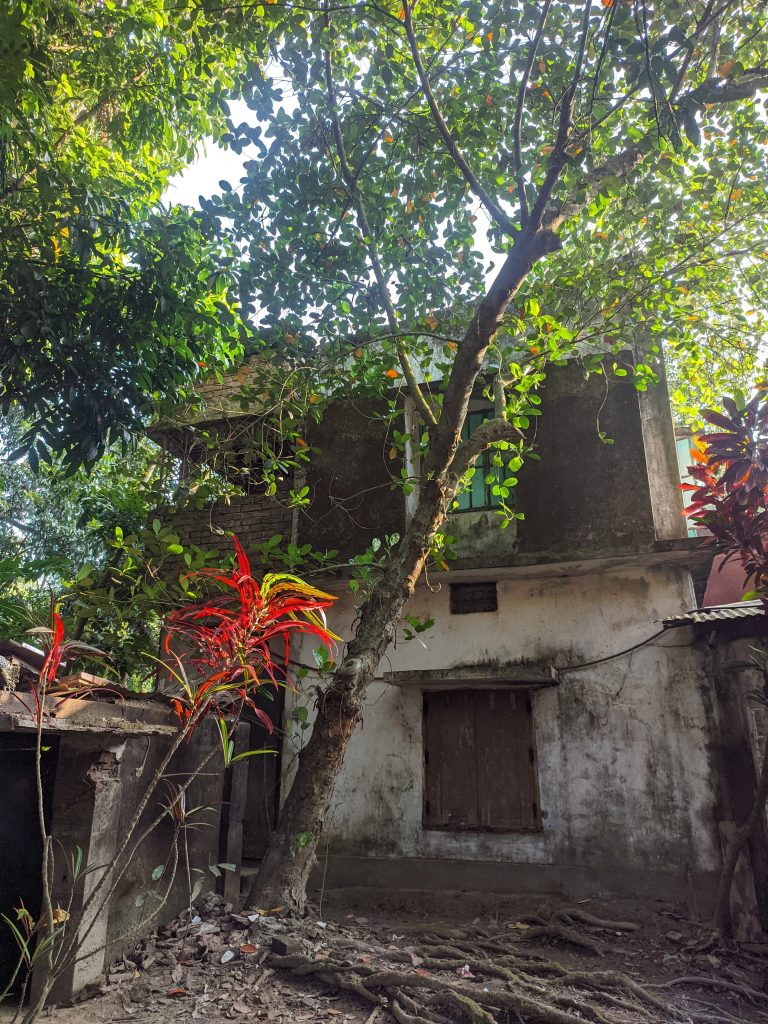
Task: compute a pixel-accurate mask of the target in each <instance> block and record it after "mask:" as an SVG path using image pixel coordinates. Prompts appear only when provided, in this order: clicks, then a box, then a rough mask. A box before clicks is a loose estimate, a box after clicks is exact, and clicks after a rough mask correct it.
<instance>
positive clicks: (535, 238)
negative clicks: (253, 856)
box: [248, 177, 564, 912]
mask: <svg viewBox="0 0 768 1024" xmlns="http://www.w3.org/2000/svg"><path fill="white" fill-rule="evenodd" d="M554 180H556V177H555V178H554V179H553V181H554ZM563 219H564V218H563V217H562V216H561V215H560V214H558V215H557V216H556V217H553V218H550V221H549V222H548V223H547V225H546V226H542V220H543V207H542V210H541V211H539V212H538V214H537V216H535V217H534V215H533V214H532V215H531V219H530V220H529V222H528V224H527V226H526V227H525V228H524V229H523V230H522V231H521V232H520V234H519V235H517V237H516V239H515V242H514V245H513V246H512V248H511V250H510V252H509V253H508V255H507V258H506V260H505V261H504V264H503V265H502V267H501V269H500V271H499V273H498V274H497V276H496V278H495V280H494V281H493V283H492V284H491V286H490V288H489V289H488V291H487V293H486V295H485V297H484V298H483V300H482V301H481V302H480V304H479V306H478V308H477V311H476V313H475V315H474V316H473V318H472V321H471V322H470V325H469V327H468V328H467V332H466V334H465V335H464V338H463V339H462V342H461V344H460V345H459V349H458V351H457V353H456V358H455V360H454V364H453V368H452V370H451V373H450V376H449V379H448V384H447V387H446V389H445V392H444V396H443V405H442V412H441V415H440V420H439V423H437V424H435V425H434V428H433V430H432V437H431V440H430V447H429V452H428V454H427V456H426V458H425V461H424V464H423V466H422V471H421V474H420V483H419V501H418V504H417V507H416V511H415V512H414V514H413V517H412V519H411V521H410V523H409V524H408V527H407V529H406V531H405V536H404V538H403V541H402V543H401V544H400V546H399V547H398V549H397V551H396V553H395V555H394V556H393V559H392V561H391V563H390V564H389V565H388V566H387V567H386V569H385V573H384V576H383V577H382V579H381V580H380V581H379V582H378V584H377V585H376V586H375V587H374V588H373V590H372V591H371V594H370V596H369V597H368V599H367V600H366V601H365V603H364V604H363V607H362V609H361V613H360V623H359V625H358V628H357V631H356V633H355V637H354V639H353V640H352V641H351V643H350V644H349V646H348V648H347V654H346V657H345V658H344V661H343V662H342V663H341V665H340V666H339V668H338V669H337V670H336V672H335V673H334V677H333V680H332V682H331V683H330V685H329V686H328V687H327V689H326V690H325V691H324V693H323V694H322V696H321V697H320V702H319V706H318V712H317V717H316V718H315V722H314V726H313V729H312V735H311V736H310V739H309V742H308V743H307V746H306V747H305V748H304V750H303V751H302V752H301V754H300V756H299V764H298V768H297V771H296V776H295V778H294V781H293V786H292V787H291V791H290V793H289V794H288V797H287V799H286V801H285V804H284V805H283V808H282V810H281V814H280V821H279V823H278V826H277V829H276V830H275V831H274V832H273V833H272V835H271V837H270V843H269V848H268V850H267V853H266V856H265V857H264V860H263V861H262V864H261V868H260V870H259V874H258V875H257V876H256V879H255V882H254V884H253V886H252V888H251V891H250V893H249V895H248V905H249V906H255V907H260V908H262V909H270V908H272V907H277V906H284V907H287V908H289V909H290V910H293V911H298V912H301V911H302V910H303V907H304V904H305V901H306V886H307V881H308V879H309V874H310V871H311V870H312V867H313V865H314V863H315V856H316V850H317V845H318V842H319V840H320V836H321V835H322V832H323V827H324V824H325V816H326V814H327V812H328V808H329V806H330V803H331V798H332V796H333V789H334V785H335V783H336V779H337V777H338V774H339V770H340V768H341V764H342V761H343V760H344V753H345V751H346V749H347V745H348V743H349V740H350V738H351V736H352V734H353V732H354V731H355V727H356V726H357V723H358V722H359V721H360V718H361V716H362V707H363V699H364V697H365V692H366V690H367V688H368V685H369V683H370V682H371V681H372V679H373V677H374V674H375V672H376V669H377V668H378V666H379V662H380V661H381V658H382V657H383V655H384V652H385V651H386V649H387V647H388V646H389V644H390V643H391V642H392V640H393V639H394V636H395V630H396V629H397V624H398V622H399V620H400V615H401V613H402V610H403V607H404V605H405V603H406V601H407V600H408V598H409V597H410V596H411V594H412V593H413V591H414V588H415V586H416V582H417V580H418V578H419V575H420V574H421V571H422V569H423V568H424V563H425V561H426V559H427V555H428V553H429V550H430V548H431V545H432V541H433V538H434V536H435V533H436V531H437V530H438V529H439V527H440V525H441V524H442V523H443V521H444V520H445V517H446V514H447V510H448V508H449V507H450V503H451V501H452V500H453V496H454V494H455V493H456V489H457V487H458V483H459V480H460V479H461V477H462V476H463V474H464V473H465V472H466V470H467V469H469V468H470V466H471V465H473V464H474V461H475V459H476V458H477V457H478V455H480V453H481V452H482V451H483V450H484V448H485V447H487V445H488V444H489V443H492V442H494V441H498V440H501V439H502V436H505V437H506V436H507V435H508V433H509V430H510V429H512V428H510V426H509V424H507V423H506V422H505V420H504V416H503V413H502V418H501V420H493V421H489V422H488V424H487V425H485V426H487V427H488V428H489V429H488V430H487V431H486V432H485V433H484V430H483V428H480V429H478V430H477V431H476V432H475V434H474V435H473V437H472V438H471V439H470V440H469V441H464V442H461V430H462V427H463V425H464V420H465V419H466V415H467V410H468V408H469V402H470V399H471V397H472V389H473V387H474V384H475V381H476V380H477V377H478V375H479V374H480V372H481V370H482V367H483V360H484V357H485V354H486V352H487V350H488V344H489V342H490V339H491V338H492V337H493V335H494V334H495V332H496V330H497V329H498V327H499V324H500V321H501V317H502V314H503V313H504V310H505V308H506V307H507V305H508V303H509V301H510V299H511V298H512V297H513V296H514V295H515V294H516V293H517V291H518V290H519V288H520V286H521V284H522V283H523V281H524V280H525V279H526V277H527V276H528V273H529V272H530V270H531V267H532V266H533V264H534V263H536V262H537V260H539V259H541V258H543V257H544V256H546V255H548V254H549V253H552V252H556V251H557V250H558V249H559V248H560V247H561V242H560V239H559V238H558V237H557V235H556V234H555V230H554V228H555V227H557V226H559V224H560V223H562V220H563ZM499 424H501V428H502V432H501V433H498V432H494V431H496V428H497V427H498V426H499ZM481 442H482V443H481Z"/></svg>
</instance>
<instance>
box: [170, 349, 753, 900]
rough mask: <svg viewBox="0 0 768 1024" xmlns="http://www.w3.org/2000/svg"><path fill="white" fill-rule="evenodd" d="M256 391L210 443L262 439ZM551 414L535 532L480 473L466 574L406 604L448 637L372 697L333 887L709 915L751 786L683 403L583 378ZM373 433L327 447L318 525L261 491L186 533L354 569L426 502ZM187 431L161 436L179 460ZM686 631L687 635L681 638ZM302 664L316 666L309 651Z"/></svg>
mask: <svg viewBox="0 0 768 1024" xmlns="http://www.w3.org/2000/svg"><path fill="white" fill-rule="evenodd" d="M240 379H241V380H242V373H241V377H240ZM236 393H237V381H235V380H227V381H225V382H224V384H223V385H218V384H216V385H211V386H209V387H208V388H207V389H206V390H205V393H204V398H205V403H206V404H205V406H204V409H203V411H202V413H200V414H198V416H197V418H196V421H195V430H200V429H203V430H205V431H206V433H207V434H208V436H211V433H213V434H214V435H215V431H216V430H217V429H221V428H222V425H227V429H228V430H229V429H230V427H231V425H232V423H233V422H235V421H237V422H238V423H239V424H240V434H241V436H243V437H246V436H247V417H248V415H249V414H248V412H247V411H244V410H242V409H241V408H240V407H239V403H238V402H237V400H236ZM542 398H543V403H542V413H543V414H542V416H541V419H540V421H539V425H538V431H537V435H536V445H537V449H538V452H539V454H540V455H541V461H538V462H533V461H531V462H529V463H527V464H526V465H525V467H524V468H523V470H522V472H521V474H520V483H519V486H518V488H517V489H516V494H515V502H516V507H517V509H518V510H520V511H522V512H523V513H524V515H525V519H524V520H523V521H521V522H519V523H518V524H517V525H516V526H515V527H510V528H509V529H507V530H503V531H502V530H499V529H498V518H497V516H496V514H495V511H494V508H493V496H492V494H491V493H490V492H489V490H488V489H487V488H485V487H484V486H483V483H482V478H481V476H480V475H479V474H478V475H477V477H476V482H475V484H474V485H473V488H472V490H471V491H470V492H468V493H467V494H466V495H465V496H464V497H463V498H462V500H461V507H460V508H459V510H458V511H456V512H455V513H454V514H453V515H452V516H451V521H450V525H449V532H450V533H451V534H452V535H453V536H454V537H455V538H456V551H457V555H458V557H457V559H456V560H455V561H453V562H451V563H450V570H449V571H448V572H443V573H440V574H439V576H434V575H433V576H432V577H430V579H429V580H426V579H425V580H424V581H423V585H421V586H420V587H419V588H418V590H417V592H416V594H415V595H414V597H413V598H412V600H411V602H410V604H409V606H408V612H409V614H412V615H416V616H418V617H419V618H420V619H421V620H432V621H433V625H432V626H431V627H430V628H429V629H428V630H427V631H425V632H423V633H421V634H420V635H418V636H417V637H416V638H414V639H410V640H407V639H406V636H407V632H406V630H405V629H404V630H403V633H402V635H401V636H400V637H399V638H398V641H397V643H396V644H395V645H393V647H392V648H391V650H389V651H388V654H387V656H386V657H385V659H384V660H383V662H382V666H381V674H380V676H379V677H378V678H377V680H376V682H375V683H374V685H373V686H372V687H371V689H370V692H369V694H368V698H367V702H366V703H367V708H366V715H365V721H364V725H363V727H362V728H361V729H359V730H358V732H357V733H356V735H355V737H354V738H353V741H352V744H351V747H350V749H349V751H348V753H347V757H346V760H345V764H344V767H343V771H342V775H341V777H340V779H339V783H338V786H337V789H336V794H335V798H334V804H333V807H332V810H331V813H330V816H329V827H328V863H327V883H328V884H331V885H333V884H344V885H381V886H403V887H407V888H431V887H440V888H445V889H474V890H486V891H515V890H517V891H519V890H524V889H536V890H540V891H544V890H558V891H561V890H565V891H567V892H569V893H572V894H579V895H583V894H586V895H590V894H592V893H595V892H617V893H632V894H646V895H650V896H659V897H663V896H679V895H681V894H686V893H688V895H689V897H690V898H691V899H692V898H693V897H692V895H691V894H693V893H694V892H695V893H697V894H698V895H697V897H696V899H697V900H698V901H699V903H706V901H707V899H708V894H710V893H711V891H712V883H713V880H714V878H715V876H716V873H717V871H718V868H719V863H720V856H721V854H720V835H721V832H722V827H721V826H722V823H723V822H725V821H728V820H729V819H730V818H731V817H732V816H733V814H734V813H735V812H734V804H733V801H732V799H731V797H730V795H729V793H730V790H729V786H731V787H732V786H733V785H737V784H738V785H743V784H744V780H743V779H742V780H741V781H740V782H738V781H734V780H733V779H731V780H730V781H729V780H728V778H727V773H725V772H724V768H723V756H724V750H725V749H726V746H727V744H725V743H724V738H723V728H722V694H720V693H719V692H718V690H717V688H716V687H714V686H713V682H712V671H711V655H710V652H709V650H708V647H707V645H706V643H704V642H702V640H701V638H700V637H698V636H697V635H695V634H694V631H693V628H692V626H691V624H690V623H689V622H688V621H686V620H684V619H681V618H680V617H681V616H684V615H685V614H686V613H688V612H690V610H691V609H692V608H695V607H696V602H695V598H694V594H693V588H692V584H691V569H692V567H693V566H695V565H696V563H697V561H700V559H701V555H700V554H699V553H697V548H698V541H697V540H696V539H695V538H689V537H688V536H687V528H686V524H685V521H684V519H683V517H682V515H681V510H682V499H681V495H680V492H679V490H678V487H677V485H678V482H679V477H678V467H677V456H676V450H675V438H674V432H673V429H672V422H671V416H670V412H669V405H668V399H667V395H666V391H665V388H664V386H663V385H660V386H659V387H656V388H652V389H650V390H649V391H647V392H644V393H638V392H636V391H635V390H634V389H633V387H632V386H631V385H630V384H627V383H623V382H621V381H616V382H613V383H611V384H610V385H609V386H608V388H607V390H606V382H605V380H604V378H594V377H592V378H590V379H586V380H585V378H584V374H583V373H582V371H581V369H580V367H579V366H578V365H574V364H570V365H568V366H566V367H563V368H559V369H554V370H553V371H552V372H551V375H550V377H549V380H548V382H547V384H546V387H545V388H544V389H543V392H542ZM475 405H476V408H475V409H473V413H474V414H475V415H478V416H481V415H482V402H481V401H478V402H477V403H475ZM598 411H599V415H600V426H601V428H602V430H603V431H605V432H606V433H607V435H608V436H609V437H611V438H612V439H613V440H614V443H613V444H611V445H606V444H603V443H602V442H601V440H600V437H599V436H598V431H597V429H596V426H595V423H596V416H597V414H598ZM369 412H370V410H367V409H366V408H361V407H360V405H352V404H347V405H344V404H342V403H337V404H336V405H334V406H332V407H331V408H330V410H329V411H328V412H327V413H326V415H325V416H324V418H323V420H322V422H321V423H320V424H318V425H315V426H314V427H313V428H312V430H311V433H310V434H309V435H308V438H309V442H310V444H311V445H312V446H313V447H316V448H317V449H318V454H317V455H316V456H315V457H314V458H313V460H312V462H311V463H310V464H309V467H308V470H307V474H306V484H307V485H308V486H309V488H310V496H311V499H312V500H311V504H310V507H309V509H308V510H307V511H305V512H297V511H295V510H289V509H288V508H287V507H286V503H285V501H284V499H283V495H281V494H280V492H278V494H277V495H276V496H275V497H274V498H266V497H264V496H263V495H260V494H259V493H251V494H245V495H244V496H243V497H242V498H240V499H238V500H236V501H234V502H233V503H232V504H230V505H220V506H217V505H212V506H210V507H208V508H206V509H204V510H202V511H191V512H186V513H183V514H181V515H180V516H179V517H178V519H177V521H176V528H177V530H178V532H179V533H180V534H181V535H182V537H183V538H185V539H186V540H190V541H194V542H196V543H199V544H201V546H204V547H211V546H219V547H220V548H221V549H222V551H224V550H226V549H228V547H229V544H230V541H229V538H228V537H227V536H226V531H234V532H237V534H238V535H239V536H240V537H241V539H243V540H244V541H245V542H246V544H249V543H250V544H253V543H254V542H256V541H260V540H263V539H265V538H267V537H269V536H271V535H273V534H275V533H281V534H282V535H283V537H284V538H286V539H290V540H292V541H293V542H295V543H297V544H299V545H301V544H303V543H307V544H311V545H312V547H313V548H317V549H320V550H324V549H327V548H334V549H338V550H339V556H338V561H340V562H344V561H346V560H347V559H349V558H351V557H353V556H354V555H356V554H358V553H360V552H361V551H362V550H364V549H365V547H366V546H367V545H368V544H369V543H370V542H371V540H372V539H373V538H381V537H383V536H384V535H385V534H392V533H401V532H402V529H403V526H404V524H405V522H406V519H407V516H408V514H409V507H408V499H407V498H403V496H402V493H401V492H400V491H398V490H392V489H390V487H389V486H388V485H389V481H390V473H391V472H392V468H393V467H392V463H391V461H390V455H389V454H388V453H389V450H390V440H389V438H388V437H387V436H386V428H385V427H384V426H382V424H381V422H380V421H378V420H376V419H372V418H371V417H370V416H369V415H368V413H369ZM405 415H406V416H407V415H408V412H407V409H406V411H405ZM189 429H190V428H189V424H187V425H182V426H181V427H178V428H175V429H171V428H169V427H166V428H164V430H163V431H161V432H160V434H159V435H158V436H160V437H162V438H163V440H164V443H166V444H168V445H169V446H171V447H174V448H175V450H177V451H179V450H180V446H182V447H183V444H184V443H185V440H184V439H185V436H191V435H188V432H189ZM185 431H187V435H185V433H184V432H185ZM302 482H303V481H302ZM291 485H293V481H285V482H284V486H285V487H286V488H288V487H290V486H291ZM321 583H322V585H323V586H324V587H326V589H329V590H331V591H333V592H334V593H336V594H338V603H337V605H336V606H335V607H334V610H333V617H332V625H333V628H334V629H335V630H336V631H337V632H338V633H340V634H342V635H343V636H345V637H348V636H349V635H350V634H351V631H352V629H353V624H354V619H355V616H356V611H355V602H356V598H355V595H354V594H353V593H351V591H350V589H349V586H348V580H347V577H346V575H345V573H344V572H341V573H335V574H330V575H328V577H327V578H324V579H322V581H321ZM664 620H670V624H674V625H675V627H676V628H675V630H674V632H667V633H666V634H665V635H659V634H661V633H662V631H663V628H664V627H663V622H664ZM302 658H303V661H304V662H306V663H308V664H311V663H312V655H311V649H310V648H308V649H307V650H305V651H304V652H303V654H302ZM318 682H319V680H318V679H317V677H316V676H315V675H314V674H313V673H311V672H310V674H309V675H308V677H307V678H306V679H305V680H304V681H303V684H302V686H301V688H299V689H297V690H296V691H295V692H294V691H290V692H288V693H287V695H286V696H285V701H284V706H283V707H282V708H280V709H276V712H275V713H276V714H279V715H280V717H281V724H282V726H283V730H284V731H283V734H282V735H283V738H282V740H281V743H280V754H281V756H280V759H279V763H278V759H277V758H274V759H269V761H270V762H271V765H264V764H263V763H259V759H253V762H252V764H251V768H250V773H251V774H250V793H249V797H248V807H249V808H250V811H248V812H247V814H246V824H245V855H246V857H249V858H252V859H254V860H257V859H258V857H259V856H260V855H261V852H262V851H263V848H264V843H265V841H266V834H267V831H268V828H269V824H270V819H272V820H274V815H276V814H277V813H278V806H279V794H280V792H283V793H284V792H287V787H289V786H290V780H291V774H292V770H293V765H294V762H295V756H296V753H297V750H298V748H299V746H300V744H301V742H302V736H305V735H306V729H305V728H302V727H305V726H306V722H311V719H312V699H311V689H310V688H311V687H312V686H313V685H315V684H317V683H318ZM305 708H306V711H305V710H303V709H305ZM729 742H730V741H729ZM747 783H748V780H747ZM265 808H266V810H265ZM322 849H323V853H324V856H325V845H323V848H322Z"/></svg>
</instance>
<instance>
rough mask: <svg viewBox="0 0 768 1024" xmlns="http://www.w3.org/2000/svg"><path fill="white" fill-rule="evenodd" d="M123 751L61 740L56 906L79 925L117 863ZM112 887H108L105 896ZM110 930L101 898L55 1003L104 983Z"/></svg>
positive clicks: (76, 738) (96, 740)
mask: <svg viewBox="0 0 768 1024" xmlns="http://www.w3.org/2000/svg"><path fill="white" fill-rule="evenodd" d="M122 749H123V744H122V743H119V742H116V743H114V744H112V745H110V741H109V739H108V738H105V737H103V736H93V737H91V736H90V735H88V736H84V735H83V734H82V733H79V734H71V735H66V734H65V735H63V736H62V737H61V743H60V748H59V764H58V769H57V773H56V786H55V789H54V796H53V814H52V827H51V832H52V834H53V835H54V837H55V843H54V846H53V853H54V866H53V877H52V891H53V906H54V908H55V907H56V906H61V907H64V908H67V907H68V908H69V912H70V914H71V916H72V918H73V920H74V921H77V920H78V918H79V917H80V914H81V911H82V908H83V906H84V905H85V903H86V902H87V900H88V898H89V896H90V895H91V893H92V892H93V890H94V889H95V888H96V886H97V885H98V884H99V882H100V881H101V879H102V878H103V876H104V874H105V872H106V871H108V870H109V868H110V866H111V864H112V862H113V860H114V856H115V852H116V849H117V842H118V833H119V827H118V826H119V821H120V809H121V790H122V784H121V781H120V778H119V770H120V757H121V754H122ZM78 848H79V850H81V851H82V855H81V858H80V859H81V872H80V875H79V878H78V879H77V881H75V879H74V878H73V871H72V868H73V863H74V862H75V861H76V860H77V858H78ZM86 869H87V870H86ZM83 872H85V873H83ZM108 887H109V883H107V885H106V886H105V891H108ZM100 911H101V912H100ZM108 925H109V909H108V907H107V908H105V907H103V906H102V900H101V897H98V898H97V899H96V901H95V905H94V907H93V908H92V910H91V911H89V913H88V914H87V915H86V916H85V917H84V918H83V920H82V921H80V922H79V924H78V934H79V936H80V941H79V942H78V947H79V948H78V952H77V954H76V960H75V962H74V963H69V964H67V965H66V967H65V969H64V971H63V973H62V974H61V976H60V977H59V979H58V981H57V982H56V985H55V987H54V989H53V991H52V993H51V996H50V1002H52V1003H57V1002H61V1001H63V1000H66V999H69V998H71V997H72V995H74V994H75V993H76V992H79V991H80V990H81V989H83V988H84V987H85V986H86V985H88V984H91V983H92V982H97V981H98V980H99V979H100V977H101V974H102V971H103V969H104V957H105V952H106V942H107V928H108ZM36 982H37V983H39V979H36Z"/></svg>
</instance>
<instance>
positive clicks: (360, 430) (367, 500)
mask: <svg viewBox="0 0 768 1024" xmlns="http://www.w3.org/2000/svg"><path fill="white" fill-rule="evenodd" d="M384 411H385V406H384V404H383V403H380V402H361V403H353V402H347V403H342V402H334V403H333V404H332V405H330V406H329V407H328V409H326V411H325V414H324V416H323V419H322V421H321V422H320V423H312V424H310V425H308V427H307V440H308V442H309V444H310V446H311V447H312V448H313V449H316V451H315V452H314V453H313V455H312V459H311V461H310V463H309V467H308V469H307V486H308V487H309V499H310V504H309V507H308V508H307V509H306V510H305V511H303V512H302V514H301V516H300V517H299V524H298V536H299V544H311V545H312V547H313V548H314V549H315V550H318V551H330V550H336V551H338V552H339V560H340V561H342V562H343V561H346V560H348V559H350V558H353V557H354V556H355V555H360V554H362V553H363V552H364V551H365V549H366V548H367V547H368V545H369V544H370V543H371V541H372V540H373V539H374V537H377V538H379V540H381V539H383V537H384V536H385V534H392V533H399V534H400V535H401V536H402V533H403V529H404V527H405V499H404V497H403V493H402V491H400V490H393V489H392V487H391V484H392V480H393V478H397V479H399V476H400V467H401V466H402V461H401V459H399V458H390V455H391V454H393V453H392V452H391V448H392V427H391V426H390V425H389V424H387V423H386V422H384V421H383V420H382V419H381V418H380V417H381V415H382V413H383V412H384ZM396 426H398V427H399V428H400V429H401V430H402V429H403V424H402V423H397V424H396Z"/></svg>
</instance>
